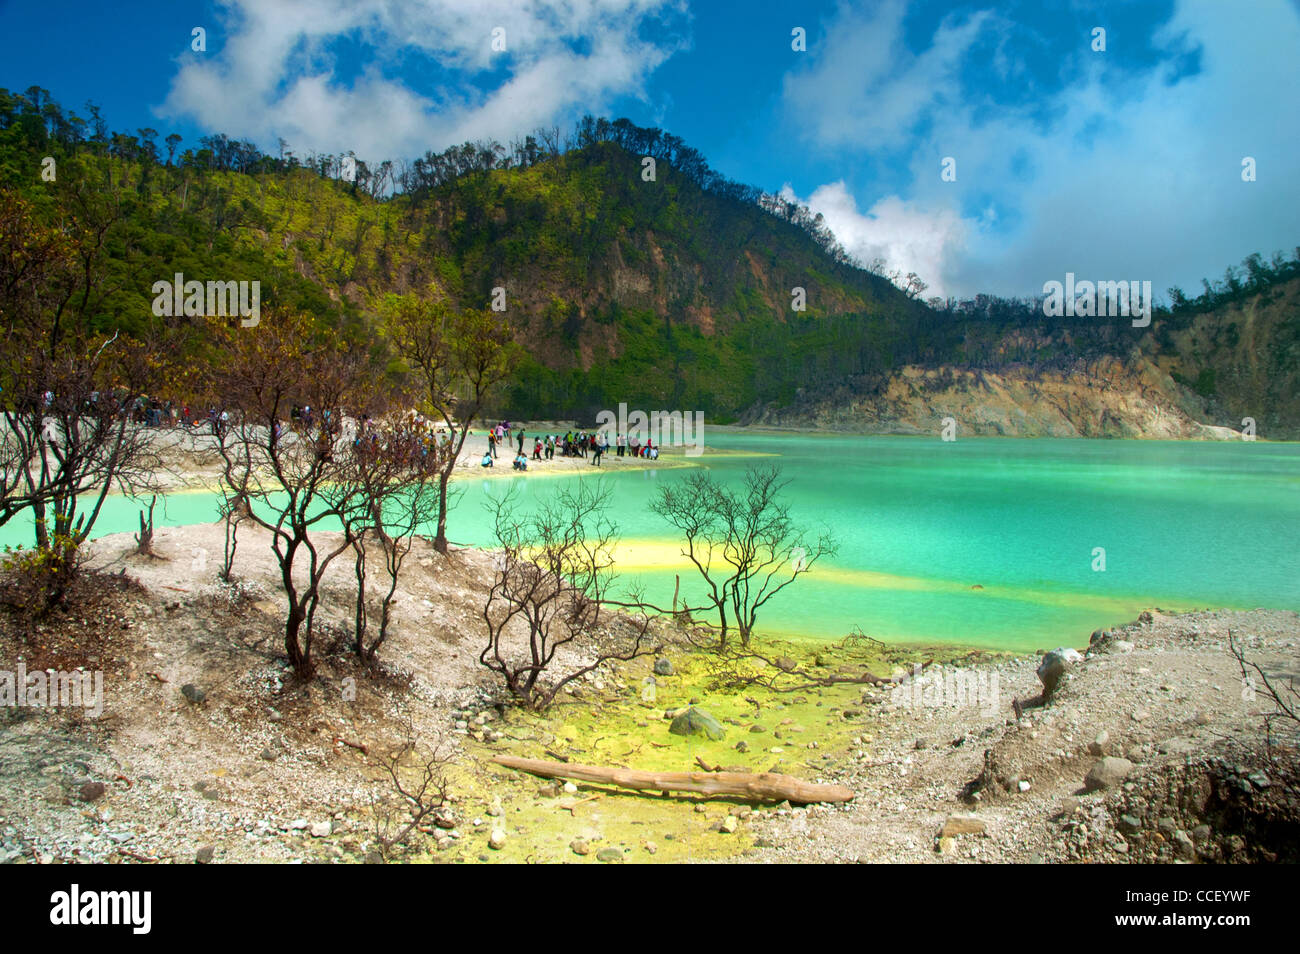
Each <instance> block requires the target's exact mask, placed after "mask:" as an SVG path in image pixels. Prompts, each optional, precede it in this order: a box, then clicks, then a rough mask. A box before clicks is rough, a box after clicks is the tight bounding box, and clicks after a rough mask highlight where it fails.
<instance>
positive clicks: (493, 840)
mask: <svg viewBox="0 0 1300 954" xmlns="http://www.w3.org/2000/svg"><path fill="white" fill-rule="evenodd" d="M505 846H506V833H505V830H504V829H501V828H493V829H492V834H490V835H488V847H489V848H491V849H492V850H493V851H500V850H501V849H502V848H504V847H505Z"/></svg>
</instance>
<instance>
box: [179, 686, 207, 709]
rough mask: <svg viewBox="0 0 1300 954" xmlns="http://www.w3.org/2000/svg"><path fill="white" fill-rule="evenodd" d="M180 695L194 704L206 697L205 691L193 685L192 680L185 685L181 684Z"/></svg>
mask: <svg viewBox="0 0 1300 954" xmlns="http://www.w3.org/2000/svg"><path fill="white" fill-rule="evenodd" d="M181 695H182V696H184V697H185V698H186V699H188V700H189V701H190V702H192V703H194V704H195V705H198V704H199V703H200V702H202V701H203V700H204V699H206V698H207V697H208V694H207V693H206V692H204V691H203V690H202V689H200V688H199V687H198V686H196V685H194V683H192V682H187V683H185V685H183V686H181Z"/></svg>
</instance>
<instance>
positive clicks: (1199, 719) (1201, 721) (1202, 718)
mask: <svg viewBox="0 0 1300 954" xmlns="http://www.w3.org/2000/svg"><path fill="white" fill-rule="evenodd" d="M1193 721H1194V722H1195V723H1196V724H1197V725H1209V724H1210V723H1211V722H1213V721H1214V720H1213V718H1211V716H1210V714H1209V713H1208V712H1206V711H1205V710H1204V709H1202V710H1201V711H1200V712H1198V713H1196V715H1195V716H1194V717H1193Z"/></svg>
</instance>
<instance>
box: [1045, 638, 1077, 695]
mask: <svg viewBox="0 0 1300 954" xmlns="http://www.w3.org/2000/svg"><path fill="white" fill-rule="evenodd" d="M1082 659H1083V657H1082V656H1080V655H1079V654H1078V652H1076V651H1075V650H1073V649H1067V648H1065V647H1064V646H1062V647H1061V648H1059V649H1053V650H1052V651H1051V652H1050V653H1044V654H1043V660H1042V662H1040V663H1039V664H1038V681H1039V682H1041V683H1042V684H1043V695H1045V696H1050V695H1051V694H1052V693H1054V692H1055V691H1056V687H1057V686H1059V685H1060V683H1061V680H1062V679H1064V678H1065V674H1066V673H1067V672H1069V671H1070V668H1071V667H1072V666H1073V665H1074V664H1075V663H1077V662H1080V661H1082Z"/></svg>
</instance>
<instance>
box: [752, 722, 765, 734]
mask: <svg viewBox="0 0 1300 954" xmlns="http://www.w3.org/2000/svg"><path fill="white" fill-rule="evenodd" d="M749 731H750V732H755V733H757V732H766V731H767V726H765V725H759V724H758V723H757V722H755V723H754V724H753V725H751V726H750V727H749Z"/></svg>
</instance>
